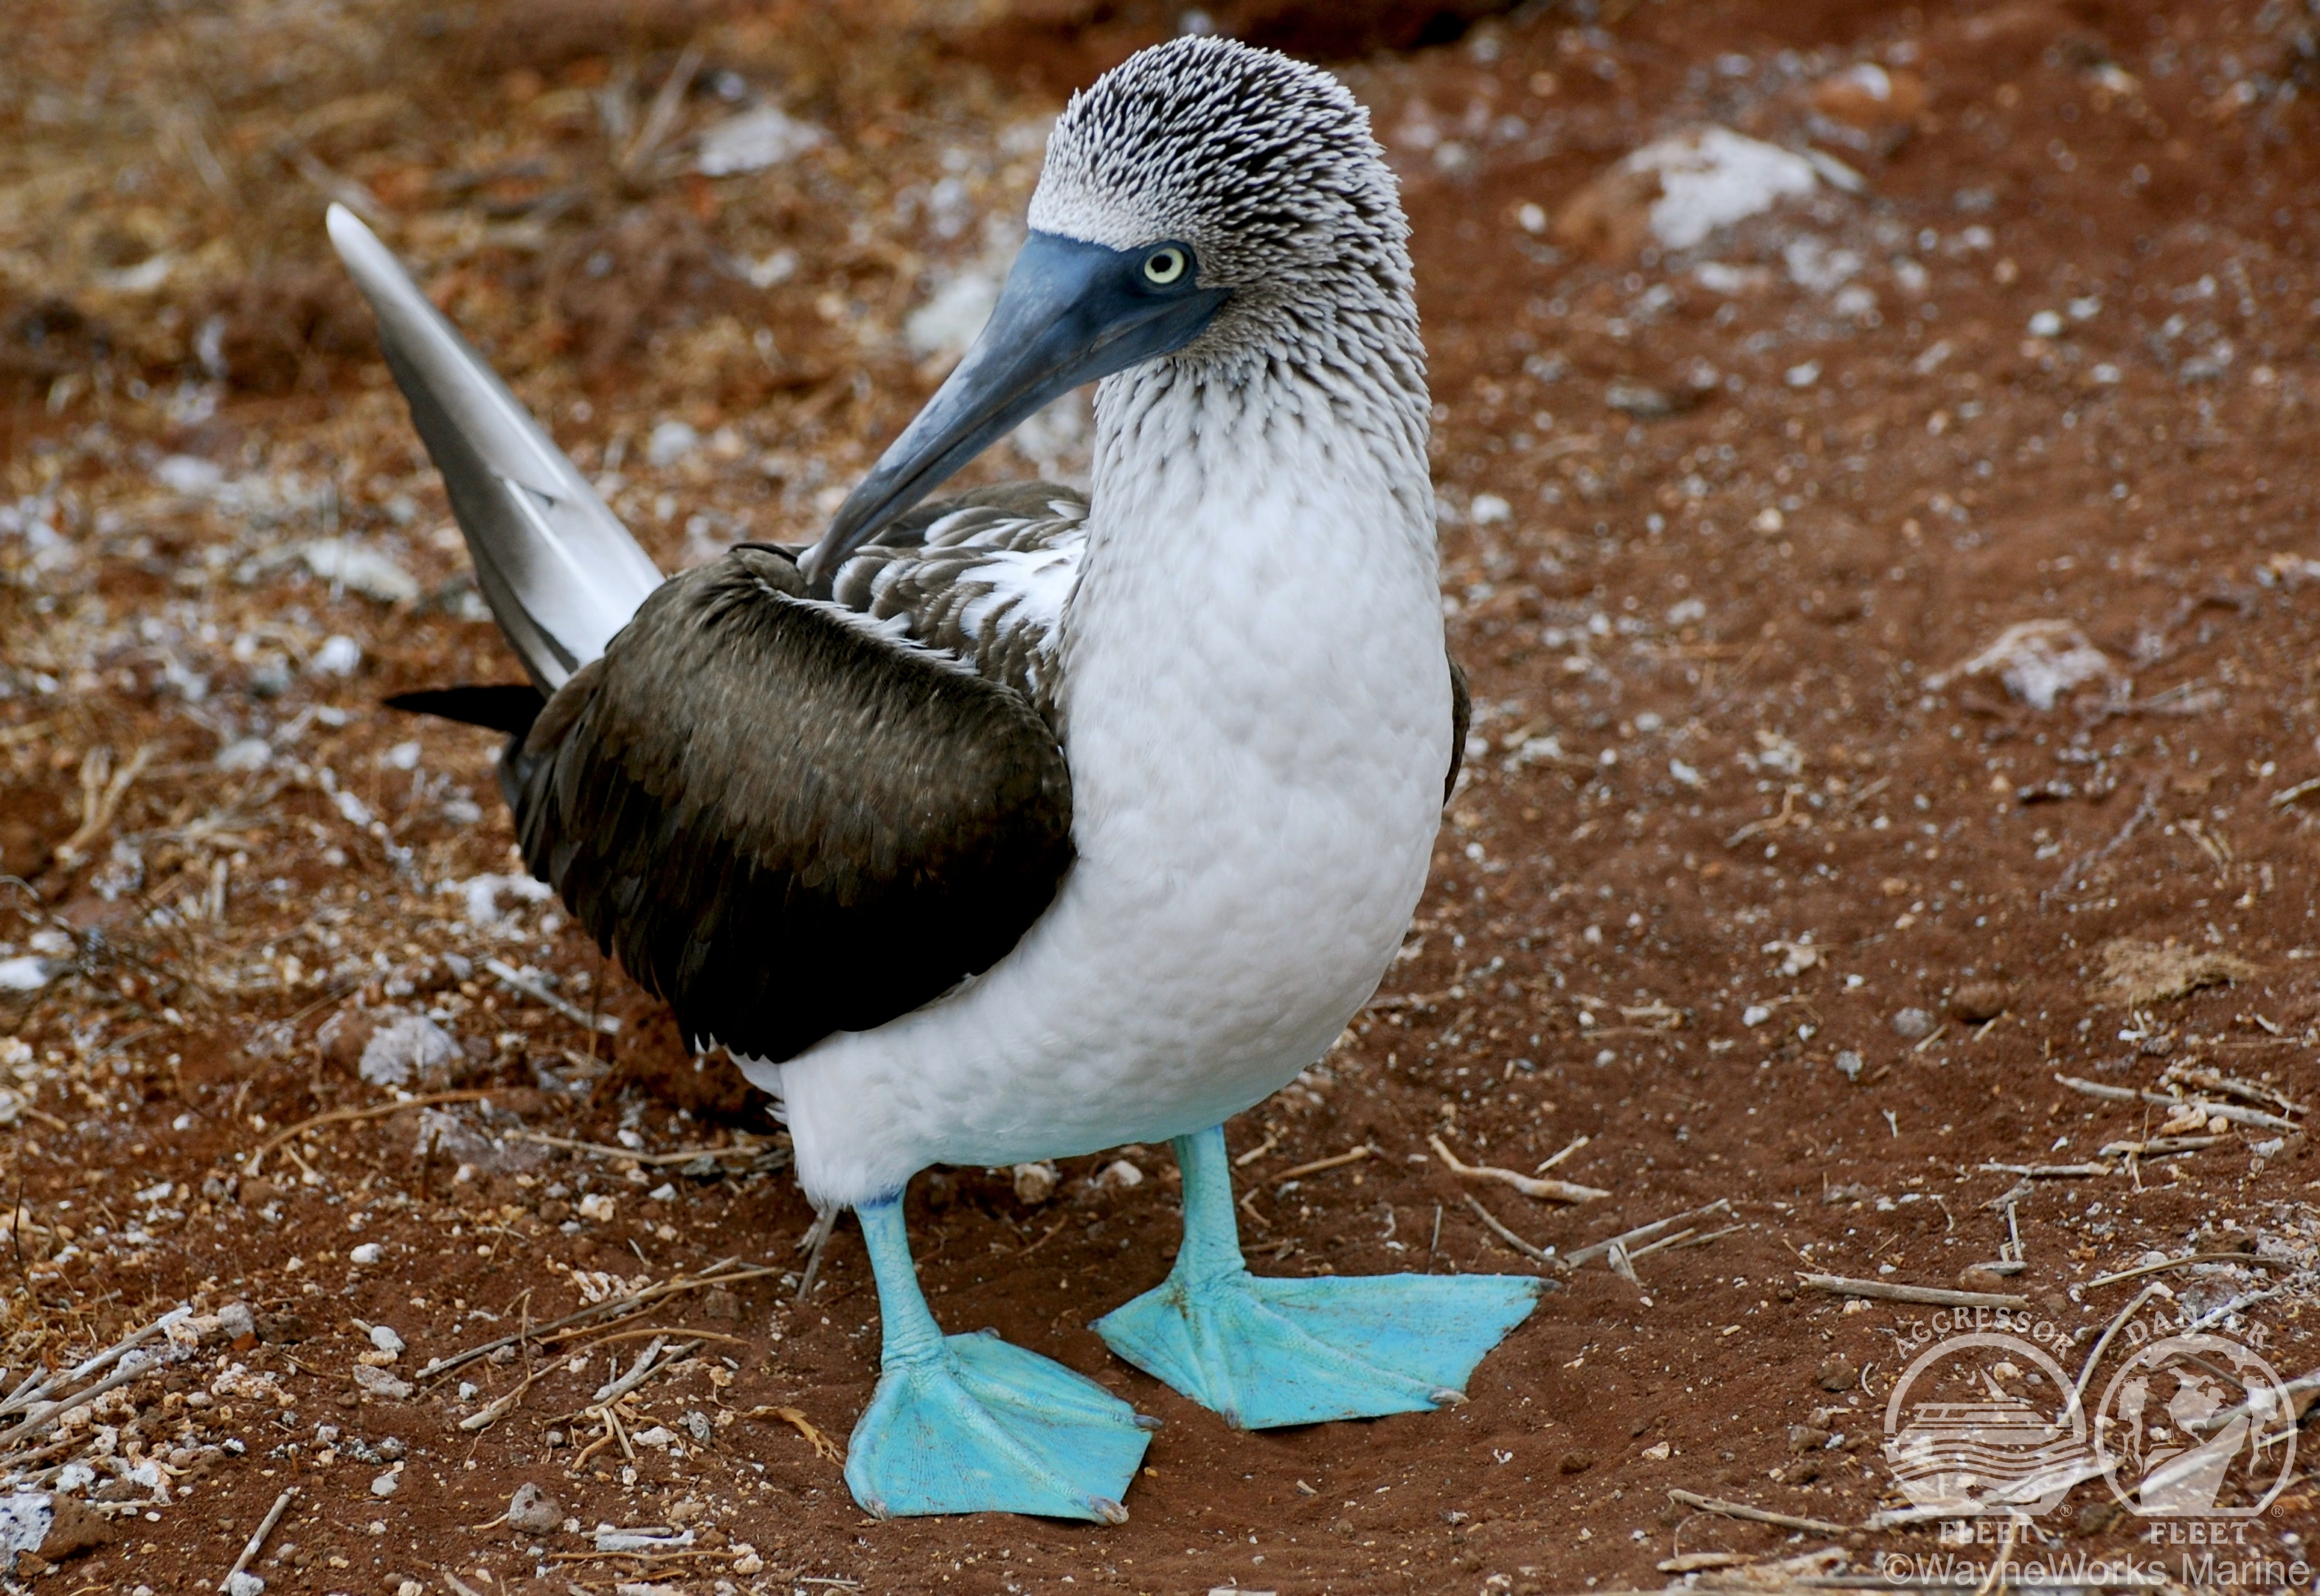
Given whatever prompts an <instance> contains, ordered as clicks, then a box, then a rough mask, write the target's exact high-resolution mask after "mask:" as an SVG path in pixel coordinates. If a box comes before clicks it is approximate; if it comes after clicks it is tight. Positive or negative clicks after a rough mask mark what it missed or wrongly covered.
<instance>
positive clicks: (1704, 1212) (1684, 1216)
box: [1564, 1197, 1732, 1269]
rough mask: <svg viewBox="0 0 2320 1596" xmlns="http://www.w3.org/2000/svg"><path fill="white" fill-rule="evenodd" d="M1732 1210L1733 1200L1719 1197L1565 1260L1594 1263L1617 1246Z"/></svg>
mask: <svg viewBox="0 0 2320 1596" xmlns="http://www.w3.org/2000/svg"><path fill="white" fill-rule="evenodd" d="M1731 1211H1732V1200H1731V1199H1730V1198H1728V1197H1718V1198H1717V1200H1716V1201H1715V1202H1711V1203H1709V1204H1708V1206H1707V1207H1706V1208H1695V1209H1693V1210H1692V1211H1690V1213H1680V1214H1675V1215H1672V1216H1671V1217H1669V1218H1667V1219H1664V1220H1653V1221H1652V1222H1651V1223H1650V1224H1648V1225H1638V1226H1636V1228H1635V1229H1632V1230H1623V1231H1621V1232H1620V1233H1619V1234H1618V1235H1617V1236H1613V1237H1610V1238H1608V1239H1606V1240H1602V1241H1598V1242H1595V1243H1593V1244H1591V1245H1590V1246H1587V1247H1581V1248H1580V1249H1579V1250H1578V1251H1577V1252H1575V1253H1572V1255H1571V1256H1569V1257H1568V1258H1567V1259H1565V1260H1564V1261H1565V1262H1566V1263H1568V1264H1569V1265H1571V1267H1572V1268H1573V1269H1576V1268H1578V1267H1579V1266H1580V1265H1582V1264H1591V1263H1593V1262H1594V1261H1595V1260H1596V1259H1597V1258H1600V1257H1601V1256H1603V1255H1604V1254H1605V1253H1608V1252H1609V1251H1610V1250H1611V1249H1612V1248H1613V1247H1625V1246H1627V1244H1628V1243H1629V1242H1631V1241H1648V1240H1650V1239H1651V1238H1653V1237H1654V1236H1656V1235H1658V1234H1659V1233H1660V1232H1661V1231H1663V1230H1667V1229H1673V1228H1674V1227H1675V1226H1677V1225H1681V1224H1682V1223H1684V1222H1685V1221H1686V1220H1704V1219H1706V1218H1707V1217H1708V1215H1709V1214H1712V1213H1729V1212H1731Z"/></svg>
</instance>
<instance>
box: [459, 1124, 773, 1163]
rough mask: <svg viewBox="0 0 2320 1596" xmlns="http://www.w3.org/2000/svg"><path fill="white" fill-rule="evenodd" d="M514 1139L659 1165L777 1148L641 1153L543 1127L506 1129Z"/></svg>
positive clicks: (748, 1145)
mask: <svg viewBox="0 0 2320 1596" xmlns="http://www.w3.org/2000/svg"><path fill="white" fill-rule="evenodd" d="M504 1134H505V1135H506V1136H507V1137H508V1138H510V1139H512V1140H514V1141H528V1142H534V1143H537V1144H538V1145H539V1146H540V1147H557V1148H560V1149H562V1150H563V1151H565V1152H567V1153H585V1154H587V1155H588V1156H591V1157H594V1158H625V1159H627V1160H628V1161H629V1162H630V1163H631V1164H649V1165H656V1166H657V1165H668V1164H690V1163H692V1162H693V1160H694V1159H695V1158H739V1157H742V1156H748V1157H752V1158H754V1157H756V1156H757V1155H758V1154H760V1153H763V1152H765V1151H766V1150H767V1149H768V1148H773V1150H775V1151H778V1150H779V1149H778V1148H775V1147H774V1144H773V1143H771V1142H748V1143H739V1142H737V1143H735V1144H734V1145H733V1146H732V1147H679V1148H677V1149H676V1151H675V1152H673V1153H641V1152H636V1151H632V1150H631V1149H630V1148H628V1147H613V1146H612V1145H611V1144H610V1143H608V1142H601V1141H574V1140H573V1139H572V1138H570V1137H568V1136H549V1135H548V1133H547V1132H545V1131H540V1130H510V1131H507V1132H505V1133H504Z"/></svg>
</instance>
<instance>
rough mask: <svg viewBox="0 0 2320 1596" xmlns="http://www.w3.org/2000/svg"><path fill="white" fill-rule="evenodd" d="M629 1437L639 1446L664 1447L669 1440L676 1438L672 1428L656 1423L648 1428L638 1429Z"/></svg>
mask: <svg viewBox="0 0 2320 1596" xmlns="http://www.w3.org/2000/svg"><path fill="white" fill-rule="evenodd" d="M629 1438H630V1440H632V1441H634V1442H635V1443H636V1444H637V1445H638V1446H656V1447H662V1448H666V1446H668V1445H669V1444H670V1443H671V1442H673V1441H675V1439H676V1432H675V1430H673V1429H670V1428H666V1426H663V1425H658V1424H656V1425H654V1426H653V1427H652V1428H650V1429H640V1430H639V1431H637V1432H636V1434H634V1435H632V1436H630V1437H629Z"/></svg>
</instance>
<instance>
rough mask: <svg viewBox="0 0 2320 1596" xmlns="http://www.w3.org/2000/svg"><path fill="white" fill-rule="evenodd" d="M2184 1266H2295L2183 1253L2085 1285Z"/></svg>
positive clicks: (2250, 1258)
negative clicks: (2178, 1256)
mask: <svg viewBox="0 0 2320 1596" xmlns="http://www.w3.org/2000/svg"><path fill="white" fill-rule="evenodd" d="M2186 1264H2252V1265H2254V1266H2255V1267H2257V1268H2259V1269H2289V1268H2293V1267H2294V1266H2295V1265H2291V1264H2286V1263H2283V1262H2281V1261H2280V1260H2279V1259H2278V1258H2260V1257H2258V1256H2256V1255H2255V1254H2253V1253H2185V1254H2184V1255H2183V1256H2181V1257H2180V1258H2161V1259H2160V1260H2159V1262H2157V1263H2156V1264H2138V1265H2135V1266H2134V1268H2132V1269H2122V1270H2120V1271H2119V1272H2118V1273H2117V1274H2098V1275H2096V1276H2095V1277H2094V1278H2093V1279H2092V1280H2090V1281H2089V1282H2087V1283H2088V1284H2089V1286H2097V1285H2116V1284H2117V1283H2119V1282H2120V1281H2122V1280H2133V1279H2135V1278H2136V1277H2137V1276H2139V1275H2144V1274H2164V1273H2165V1272H2166V1271H2167V1270H2170V1269H2180V1268H2182V1267H2183V1266H2184V1265H2186Z"/></svg>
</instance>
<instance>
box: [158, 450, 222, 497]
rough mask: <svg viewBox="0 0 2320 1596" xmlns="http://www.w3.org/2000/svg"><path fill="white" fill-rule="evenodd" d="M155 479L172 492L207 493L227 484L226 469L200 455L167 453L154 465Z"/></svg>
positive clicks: (211, 492)
mask: <svg viewBox="0 0 2320 1596" xmlns="http://www.w3.org/2000/svg"><path fill="white" fill-rule="evenodd" d="M153 479H154V480H155V481H156V482H159V484H160V485H162V486H163V487H166V488H168V490H169V491H170V492H172V493H178V494H198V495H205V494H213V493H215V492H217V491H218V489H220V488H221V487H223V486H224V485H225V471H224V469H223V468H222V467H220V466H219V465H218V464H217V463H216V462H215V461H214V460H205V459H203V458H201V457H200V456H199V455H166V456H164V457H163V458H162V459H161V461H160V463H159V465H157V466H155V467H153Z"/></svg>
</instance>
